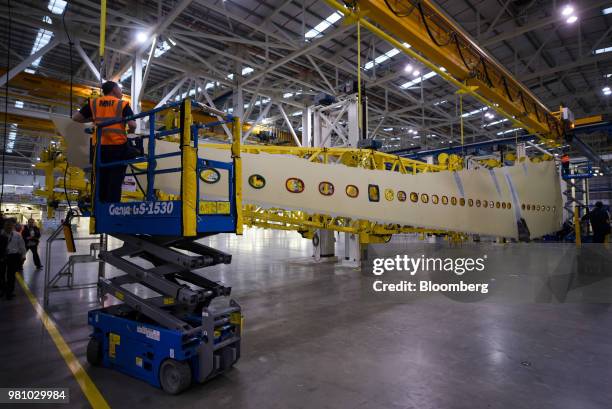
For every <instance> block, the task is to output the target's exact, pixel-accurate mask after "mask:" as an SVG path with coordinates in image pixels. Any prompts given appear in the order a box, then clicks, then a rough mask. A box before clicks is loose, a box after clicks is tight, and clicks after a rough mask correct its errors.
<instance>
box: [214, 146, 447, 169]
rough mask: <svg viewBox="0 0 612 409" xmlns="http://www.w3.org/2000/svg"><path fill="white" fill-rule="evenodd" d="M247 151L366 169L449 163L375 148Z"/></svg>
mask: <svg viewBox="0 0 612 409" xmlns="http://www.w3.org/2000/svg"><path fill="white" fill-rule="evenodd" d="M230 146H231V145H227V144H203V145H202V147H203V148H213V149H230ZM241 152H243V153H255V154H257V153H269V154H277V155H294V156H297V157H300V158H304V159H308V160H309V161H311V162H316V163H341V164H343V165H345V166H350V167H360V168H365V169H378V170H390V171H394V172H395V171H398V172H400V173H403V174H407V173H410V174H416V173H420V172H439V171H442V170H447V169H448V167H447V166H442V165H432V164H428V163H425V162H421V161H418V160H414V159H408V158H403V157H401V156H398V155H391V154H388V153H384V152H378V151H375V150H372V149H353V148H305V147H297V146H274V145H242V146H241Z"/></svg>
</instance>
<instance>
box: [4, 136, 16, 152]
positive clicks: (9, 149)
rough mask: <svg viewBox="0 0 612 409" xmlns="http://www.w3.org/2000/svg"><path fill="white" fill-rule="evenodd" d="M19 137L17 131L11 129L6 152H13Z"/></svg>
mask: <svg viewBox="0 0 612 409" xmlns="http://www.w3.org/2000/svg"><path fill="white" fill-rule="evenodd" d="M16 138H17V131H10V132H9V137H8V140H9V141H8V143H7V144H6V153H13V148H14V147H15V139H16Z"/></svg>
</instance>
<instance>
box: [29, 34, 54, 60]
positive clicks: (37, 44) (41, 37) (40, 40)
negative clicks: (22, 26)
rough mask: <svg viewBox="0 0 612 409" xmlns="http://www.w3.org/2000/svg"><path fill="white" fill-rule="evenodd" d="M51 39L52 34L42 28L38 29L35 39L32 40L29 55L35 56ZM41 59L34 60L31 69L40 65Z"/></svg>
mask: <svg viewBox="0 0 612 409" xmlns="http://www.w3.org/2000/svg"><path fill="white" fill-rule="evenodd" d="M52 38H53V33H52V32H51V31H49V30H45V29H44V28H39V29H38V33H36V39H35V40H34V45H33V46H32V51H31V52H30V55H32V54H36V53H37V52H38V51H39V50H40V49H41V48H43V47H44V46H46V45H47V44H49V42H50V41H51V39H52ZM41 59H42V57H38V58H37V59H36V60H34V61H33V62H32V66H33V67H38V66H39V65H40V60H41Z"/></svg>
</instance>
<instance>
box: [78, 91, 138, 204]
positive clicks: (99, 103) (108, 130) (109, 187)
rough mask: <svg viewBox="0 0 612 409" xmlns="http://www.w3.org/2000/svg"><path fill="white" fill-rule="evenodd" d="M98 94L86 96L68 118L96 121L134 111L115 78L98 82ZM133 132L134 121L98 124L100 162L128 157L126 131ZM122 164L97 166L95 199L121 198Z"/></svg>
mask: <svg viewBox="0 0 612 409" xmlns="http://www.w3.org/2000/svg"><path fill="white" fill-rule="evenodd" d="M102 93H103V94H104V95H103V96H102V97H97V98H90V99H89V100H88V101H87V104H85V105H84V106H83V107H82V108H81V109H80V110H79V112H77V113H76V114H74V116H73V117H72V119H73V120H74V121H76V122H80V123H85V122H92V121H93V122H94V124H96V125H99V124H101V123H103V122H108V121H111V120H118V119H122V118H127V117H130V116H133V115H134V112H133V111H132V108H131V107H130V104H129V103H128V102H127V101H123V100H122V99H121V98H122V97H123V92H122V91H121V87H119V85H118V84H117V83H116V82H113V81H107V82H105V83H104V84H103V85H102ZM126 124H127V128H128V131H127V132H130V133H133V132H134V131H135V130H136V121H134V120H130V121H125V122H118V123H116V124H113V125H108V126H105V127H103V128H102V130H101V133H102V138H101V139H102V141H101V142H100V143H99V148H100V150H101V151H100V159H101V162H102V163H109V162H115V161H121V160H128V159H132V158H133V156H132V155H131V150H130V147H129V145H128V136H127V132H126ZM96 135H97V132H94V134H93V136H92V141H91V142H92V146H96V144H97V143H98V141H96ZM125 170H126V167H125V166H124V165H120V166H111V167H106V168H103V169H100V171H99V172H98V175H99V180H97V181H96V183H97V184H98V187H99V190H98V192H99V196H98V200H99V201H100V202H119V201H121V185H122V184H123V179H124V178H125Z"/></svg>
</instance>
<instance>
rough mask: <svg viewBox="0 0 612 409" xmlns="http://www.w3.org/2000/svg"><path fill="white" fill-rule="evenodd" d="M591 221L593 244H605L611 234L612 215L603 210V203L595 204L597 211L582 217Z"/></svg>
mask: <svg viewBox="0 0 612 409" xmlns="http://www.w3.org/2000/svg"><path fill="white" fill-rule="evenodd" d="M582 220H589V221H590V222H591V227H592V228H593V243H603V242H604V240H605V238H606V235H608V234H610V215H609V214H608V212H607V211H606V210H605V209H604V208H603V203H602V202H596V203H595V209H593V210H592V211H590V212H588V213H587V214H585V215H584V216H583V217H582Z"/></svg>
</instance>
